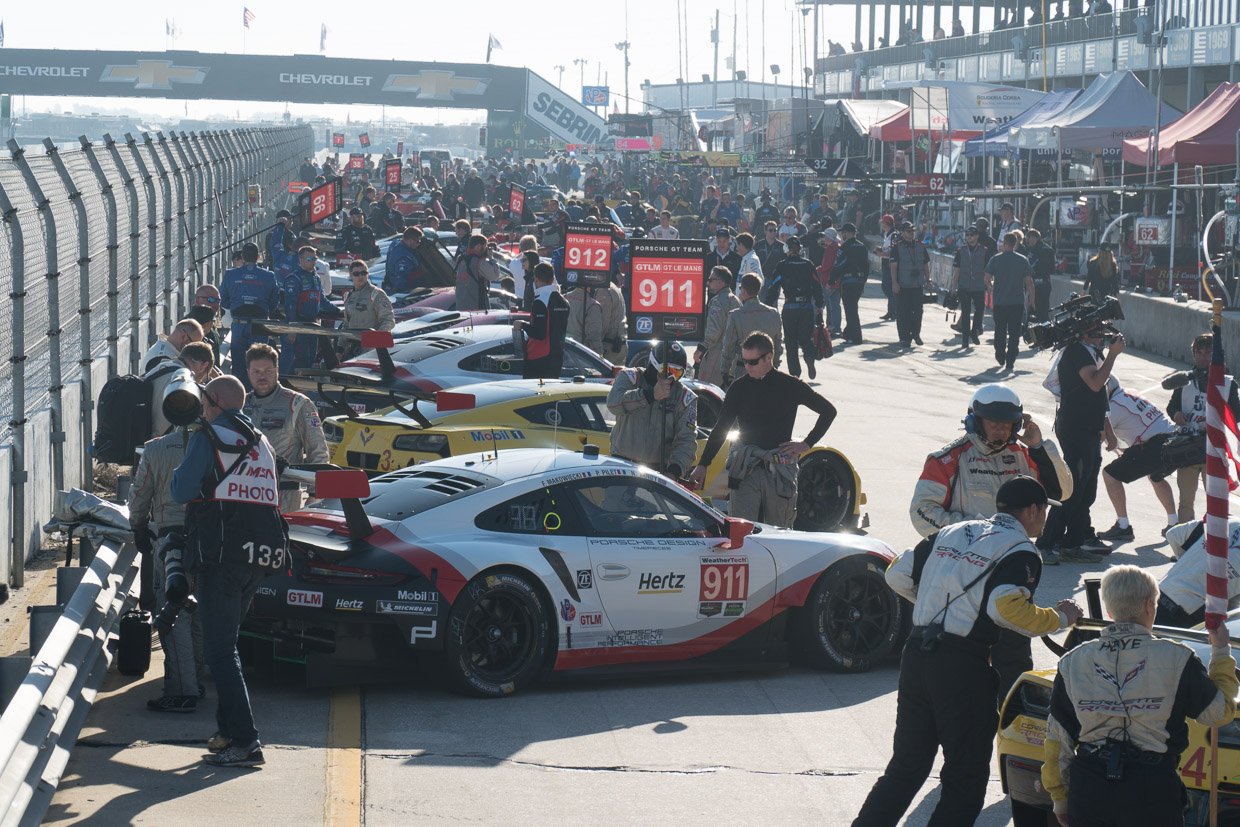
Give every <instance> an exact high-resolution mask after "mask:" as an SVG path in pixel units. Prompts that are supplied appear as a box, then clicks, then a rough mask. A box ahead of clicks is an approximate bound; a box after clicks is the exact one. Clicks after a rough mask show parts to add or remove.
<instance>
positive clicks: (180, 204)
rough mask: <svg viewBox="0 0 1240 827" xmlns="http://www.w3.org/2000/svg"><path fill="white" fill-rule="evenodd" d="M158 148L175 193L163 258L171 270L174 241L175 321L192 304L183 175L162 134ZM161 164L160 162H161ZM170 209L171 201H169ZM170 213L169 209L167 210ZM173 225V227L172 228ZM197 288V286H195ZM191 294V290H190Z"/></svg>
mask: <svg viewBox="0 0 1240 827" xmlns="http://www.w3.org/2000/svg"><path fill="white" fill-rule="evenodd" d="M158 137H159V147H160V148H161V149H162V150H163V151H164V157H165V158H166V159H167V162H168V172H169V173H171V175H172V177H171V178H170V179H169V183H170V185H171V186H172V187H173V189H174V190H175V191H176V195H177V211H176V220H175V222H174V221H169V222H168V226H167V228H166V231H165V235H166V236H167V237H168V245H169V247H168V250H167V253H166V255H165V257H166V258H167V259H168V269H169V270H171V269H172V246H171V245H172V239H173V238H175V239H176V242H177V243H176V250H177V254H176V290H177V315H176V318H177V319H183V318H185V314H186V313H187V312H188V311H187V309H186V308H187V307H188V306H189V305H190V304H193V302H192V301H191V300H190V299H189V296H188V295H187V294H186V291H185V282H186V278H185V234H184V233H183V232H182V231H181V227H182V226H183V224H184V222H185V173H184V170H182V169H181V165H180V164H179V163H177V159H176V156H175V155H173V154H172V146H171V144H169V142H168V138H167V137H165V136H164V133H162V132H160V133H158ZM161 163H162V161H161ZM169 205H170V207H171V199H169ZM169 212H171V209H169ZM174 224H175V226H174ZM195 286H197V285H195ZM191 292H192V288H191Z"/></svg>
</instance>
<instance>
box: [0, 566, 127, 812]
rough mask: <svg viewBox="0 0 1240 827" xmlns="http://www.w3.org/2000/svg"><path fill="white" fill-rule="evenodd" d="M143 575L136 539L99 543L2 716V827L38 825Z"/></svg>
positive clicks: (0, 755)
mask: <svg viewBox="0 0 1240 827" xmlns="http://www.w3.org/2000/svg"><path fill="white" fill-rule="evenodd" d="M137 576H138V554H137V549H136V548H134V546H133V544H132V543H126V544H125V545H123V546H122V545H118V544H117V543H115V542H114V541H106V542H103V543H102V544H100V545H99V547H98V550H97V551H96V552H95V557H94V560H93V561H92V562H91V564H90V567H89V568H88V569H85V570H84V571H83V575H82V580H81V583H80V584H79V585H78V587H77V589H76V590H75V591H74V593H73V596H72V597H71V598H69V600H68V602H67V603H66V604H65V607H64V611H63V613H62V614H61V616H60V617H59V618H58V619H57V620H56V623H55V625H54V626H53V627H52V629H51V632H50V633H49V634H48V636H47V639H46V640H45V641H44V642H43V644H42V645H41V646H40V647H39V651H38V653H37V654H36V655H35V656H34V658H33V662H32V663H31V666H30V671H29V673H28V674H27V676H26V679H25V680H24V681H22V683H21V685H20V686H19V687H18V688H17V690H16V692H15V693H14V695H13V698H12V700H11V701H10V702H9V704H8V706H7V708H6V709H5V710H4V714H3V716H0V827H17V826H18V825H36V824H38V823H39V822H40V821H41V820H42V818H43V815H44V813H45V812H46V811H47V808H48V805H49V804H50V803H51V800H52V795H53V794H54V793H55V792H56V787H57V785H58V784H59V783H60V778H61V775H62V774H63V773H64V769H65V765H66V764H67V763H68V761H69V752H70V750H71V749H72V747H73V745H74V743H75V742H76V741H77V736H78V732H79V731H80V730H81V728H82V724H83V723H84V722H85V720H86V714H87V713H88V712H89V711H90V707H91V704H92V703H93V702H94V698H95V695H96V693H97V692H98V690H99V686H100V684H101V683H102V681H103V678H104V675H106V674H107V671H108V666H109V665H110V664H111V662H112V654H111V652H110V650H109V649H108V639H109V637H110V636H111V634H112V632H113V629H114V628H115V627H116V625H117V622H118V621H119V619H120V617H121V616H122V615H123V614H124V610H125V604H126V602H127V601H128V600H129V597H130V591H131V589H132V588H133V585H134V582H135V581H136V579H137Z"/></svg>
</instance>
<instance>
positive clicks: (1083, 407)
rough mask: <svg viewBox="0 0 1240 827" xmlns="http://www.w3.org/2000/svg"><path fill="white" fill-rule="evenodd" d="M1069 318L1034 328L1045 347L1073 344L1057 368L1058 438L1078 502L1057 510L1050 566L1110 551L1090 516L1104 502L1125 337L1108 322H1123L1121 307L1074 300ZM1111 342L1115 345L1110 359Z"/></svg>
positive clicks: (1049, 525) (1065, 309) (1060, 311)
mask: <svg viewBox="0 0 1240 827" xmlns="http://www.w3.org/2000/svg"><path fill="white" fill-rule="evenodd" d="M1065 313H1067V314H1068V316H1069V318H1068V320H1067V321H1060V322H1058V323H1057V322H1054V321H1052V322H1048V323H1047V326H1046V327H1042V326H1039V325H1034V326H1032V327H1031V328H1030V334H1031V338H1032V339H1033V340H1034V341H1035V342H1036V343H1037V344H1038V345H1039V346H1040V347H1044V346H1046V344H1047V337H1049V338H1050V339H1051V340H1052V341H1053V343H1054V344H1055V345H1058V344H1060V343H1061V342H1063V341H1066V342H1067V344H1066V346H1064V348H1063V352H1062V353H1061V354H1059V356H1058V363H1057V364H1056V365H1055V367H1054V379H1055V383H1057V384H1058V387H1059V409H1058V410H1057V411H1056V413H1055V436H1056V437H1058V439H1059V447H1060V449H1061V450H1062V451H1063V458H1064V462H1065V463H1066V464H1067V466H1068V470H1069V471H1071V472H1072V496H1071V497H1070V498H1069V499H1068V500H1067V501H1066V502H1065V503H1064V504H1063V505H1062V506H1058V507H1056V508H1052V509H1051V513H1050V516H1049V517H1048V518H1047V520H1046V528H1045V529H1044V530H1043V532H1042V537H1041V539H1039V540H1038V547H1039V548H1040V549H1042V554H1043V556H1044V557H1046V558H1047V559H1048V562H1050V561H1051V560H1063V561H1065V562H1073V563H1096V562H1098V561H1099V560H1100V559H1101V558H1100V557H1099V556H1098V552H1108V551H1110V547H1109V546H1107V545H1106V544H1105V543H1103V542H1102V541H1101V540H1099V539H1098V537H1097V534H1096V532H1095V531H1094V529H1093V525H1092V522H1091V519H1090V513H1089V511H1090V508H1092V507H1093V504H1094V500H1095V499H1096V498H1097V496H1098V473H1099V472H1100V471H1101V470H1102V434H1103V430H1104V429H1105V427H1106V418H1107V410H1108V402H1107V392H1106V384H1107V379H1108V378H1110V376H1111V369H1112V368H1113V367H1114V366H1115V360H1116V359H1117V358H1119V355H1120V354H1121V353H1123V352H1124V337H1123V335H1122V334H1120V333H1119V332H1118V331H1116V330H1115V328H1113V327H1111V325H1110V324H1108V320H1109V319H1112V318H1123V316H1122V314H1121V313H1120V311H1119V308H1118V306H1117V303H1112V302H1108V303H1105V304H1103V305H1102V306H1101V307H1098V306H1095V305H1094V304H1093V303H1092V302H1090V300H1089V299H1088V297H1086V298H1083V299H1074V300H1069V301H1068V302H1065V303H1064V304H1063V305H1061V306H1060V307H1059V308H1057V309H1056V314H1057V315H1058V316H1062V315H1064V314H1065ZM1047 331H1050V332H1047ZM1057 337H1063V338H1057ZM1108 337H1109V338H1110V339H1111V344H1110V347H1108V348H1106V356H1105V357H1104V356H1103V355H1102V353H1103V348H1104V347H1105V343H1106V341H1107V339H1108ZM1048 381H1049V380H1048Z"/></svg>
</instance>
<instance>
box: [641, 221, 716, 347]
mask: <svg viewBox="0 0 1240 827" xmlns="http://www.w3.org/2000/svg"><path fill="white" fill-rule="evenodd" d="M707 252H708V247H707V242H706V241H694V240H676V241H667V240H659V239H651V238H638V239H633V241H631V242H630V243H629V253H630V259H631V263H632V270H631V275H630V277H629V279H630V281H631V282H632V288H631V290H630V297H629V313H628V316H629V337H630V338H639V339H679V340H681V341H691V342H696V341H700V340H701V338H702V333H703V331H704V329H705V323H706V318H705V317H706V254H707Z"/></svg>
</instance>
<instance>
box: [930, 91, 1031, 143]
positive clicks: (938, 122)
mask: <svg viewBox="0 0 1240 827" xmlns="http://www.w3.org/2000/svg"><path fill="white" fill-rule="evenodd" d="M912 92H913V98H912V100H911V102H910V103H909V115H910V117H911V126H912V129H913V131H914V132H925V131H927V130H929V131H931V132H947V131H948V130H950V131H951V132H953V133H960V132H966V133H979V134H980V133H981V132H983V131H984V130H986V129H992V128H994V127H995V126H997V125H1000V124H1005V123H1007V122H1008V121H1010V120H1012V119H1013V118H1015V117H1016V116H1017V115H1019V114H1021V113H1022V112H1024V111H1025V110H1026V109H1028V108H1029V107H1031V106H1033V105H1034V104H1035V103H1037V102H1038V101H1039V100H1041V99H1042V96H1043V95H1044V94H1045V93H1044V92H1040V91H1037V90H1034V89H1019V88H1017V87H1015V86H997V85H995V84H993V83H968V82H965V81H939V82H936V83H934V84H933V85H929V84H928V85H924V86H914V87H913V89H912Z"/></svg>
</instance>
